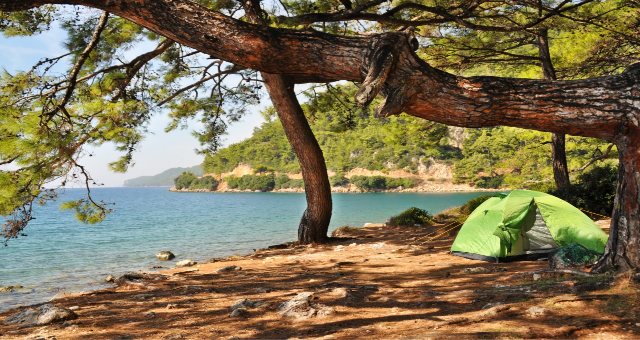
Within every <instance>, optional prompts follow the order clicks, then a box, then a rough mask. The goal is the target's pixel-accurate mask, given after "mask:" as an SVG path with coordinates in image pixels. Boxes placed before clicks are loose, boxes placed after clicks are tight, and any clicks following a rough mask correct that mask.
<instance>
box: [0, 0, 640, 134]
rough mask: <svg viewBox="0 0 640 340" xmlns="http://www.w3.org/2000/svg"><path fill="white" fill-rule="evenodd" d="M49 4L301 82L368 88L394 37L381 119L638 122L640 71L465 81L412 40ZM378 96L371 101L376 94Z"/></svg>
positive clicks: (599, 129) (135, 6)
mask: <svg viewBox="0 0 640 340" xmlns="http://www.w3.org/2000/svg"><path fill="white" fill-rule="evenodd" d="M12 3H13V1H9V0H0V9H7V8H12V7H13V8H15V6H11V4H12ZM44 3H47V4H77V5H85V6H91V7H96V8H100V9H103V10H106V11H109V12H112V13H114V14H117V15H120V16H122V17H124V18H126V19H129V20H131V21H133V22H135V23H138V24H140V25H142V26H145V27H147V28H149V29H151V30H153V31H155V32H157V33H159V34H162V35H165V36H167V37H169V38H170V39H173V40H175V41H177V42H179V43H181V44H183V45H186V46H190V47H192V48H194V49H196V50H198V51H201V52H203V53H208V54H210V55H212V56H215V57H216V58H220V59H222V60H226V61H228V62H231V63H234V64H238V65H240V66H243V67H246V68H252V69H256V70H259V71H263V72H268V73H275V74H281V75H283V76H285V77H286V78H287V79H288V80H290V81H293V82H296V83H300V82H329V81H337V80H350V81H357V82H362V81H364V80H365V79H366V76H367V74H369V69H370V68H371V67H372V66H373V65H376V63H374V62H373V59H374V56H376V55H379V54H377V49H378V48H379V47H380V46H388V44H386V43H385V44H380V41H381V40H384V41H389V40H393V39H395V40H396V41H397V43H396V44H394V45H393V46H394V49H395V50H394V51H393V55H394V56H396V57H395V58H394V59H395V60H396V63H395V65H393V68H392V69H393V71H392V72H390V73H389V74H388V77H387V79H386V81H384V86H382V88H381V89H380V93H381V94H382V95H384V96H385V101H384V104H383V106H382V107H381V108H380V109H379V113H380V114H381V115H389V114H397V113H400V112H406V113H408V114H411V115H414V116H417V117H422V118H425V119H429V120H433V121H437V122H441V123H445V124H450V125H456V126H468V127H483V126H495V125H507V126H515V127H523V128H529V129H537V130H542V131H549V132H558V133H568V134H573V135H581V136H589V137H599V138H603V139H607V140H612V139H613V138H614V136H615V135H616V133H617V132H618V131H619V130H620V128H621V126H624V125H626V124H629V123H631V124H637V122H636V118H635V115H634V114H635V112H637V109H638V108H639V107H640V89H639V85H638V83H639V79H640V71H639V70H638V68H633V69H631V70H629V71H627V72H625V73H623V74H621V75H617V76H611V77H603V78H596V79H590V80H577V81H546V80H528V79H510V78H496V77H472V78H463V77H457V76H454V75H451V74H448V73H446V72H443V71H440V70H437V69H435V68H433V67H431V66H429V65H428V64H426V63H425V62H424V61H422V60H421V59H420V58H419V57H418V56H417V55H416V54H415V53H414V52H413V50H412V47H411V43H410V39H411V37H409V36H407V35H406V34H404V33H386V34H382V35H370V36H358V37H341V36H335V35H330V34H324V33H319V32H313V31H311V32H309V31H297V30H285V29H275V28H269V27H264V26H260V25H253V24H249V23H245V22H241V21H239V20H235V19H233V18H230V17H226V16H224V15H222V14H220V13H217V12H215V11H212V10H209V9H207V8H205V7H202V6H199V5H197V4H195V3H193V2H190V1H170V0H154V1H151V0H110V1H98V0H64V1H62V0H48V1H43V0H39V1H35V0H31V1H24V3H23V6H21V8H22V9H25V8H26V7H34V6H37V5H41V4H44ZM581 3H582V2H581ZM25 4H30V6H26V5H25ZM572 6H573V5H572ZM565 7H569V6H565ZM563 8H564V7H563ZM543 17H544V16H543ZM383 69H386V68H383ZM375 89H376V88H374V91H372V93H371V94H369V95H367V96H366V97H367V98H368V97H370V96H371V95H375V94H376V93H375V92H376V91H375Z"/></svg>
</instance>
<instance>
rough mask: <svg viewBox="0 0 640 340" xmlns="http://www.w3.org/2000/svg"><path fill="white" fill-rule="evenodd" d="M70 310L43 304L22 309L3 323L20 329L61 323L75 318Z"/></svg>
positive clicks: (75, 315) (74, 314)
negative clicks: (20, 327)
mask: <svg viewBox="0 0 640 340" xmlns="http://www.w3.org/2000/svg"><path fill="white" fill-rule="evenodd" d="M77 317H78V315H77V314H76V313H74V312H73V311H72V310H70V309H67V308H63V307H58V306H54V305H52V304H44V305H41V306H38V307H35V308H27V309H24V310H22V311H20V312H18V313H16V314H14V315H12V316H10V317H8V318H6V319H5V323H7V324H13V325H18V326H22V327H30V326H42V325H48V324H50V323H54V322H62V321H67V320H72V319H75V318H77Z"/></svg>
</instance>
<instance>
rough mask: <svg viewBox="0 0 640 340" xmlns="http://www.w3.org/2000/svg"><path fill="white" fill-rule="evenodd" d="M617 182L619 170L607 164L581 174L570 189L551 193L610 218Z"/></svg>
mask: <svg viewBox="0 0 640 340" xmlns="http://www.w3.org/2000/svg"><path fill="white" fill-rule="evenodd" d="M617 181H618V171H617V169H615V168H614V167H612V166H611V165H609V164H607V165H604V166H598V167H594V168H592V169H591V170H589V171H587V172H584V173H582V174H580V175H579V176H578V178H577V179H576V182H575V183H574V184H572V185H571V186H570V187H569V188H567V189H564V190H552V191H550V192H549V193H550V194H552V195H555V196H558V197H560V198H562V199H563V200H565V201H567V202H569V203H571V204H573V205H575V206H576V207H578V208H582V209H585V210H588V211H592V212H595V213H598V214H602V215H605V216H609V215H610V214H611V211H612V210H613V200H614V198H615V196H616V183H617Z"/></svg>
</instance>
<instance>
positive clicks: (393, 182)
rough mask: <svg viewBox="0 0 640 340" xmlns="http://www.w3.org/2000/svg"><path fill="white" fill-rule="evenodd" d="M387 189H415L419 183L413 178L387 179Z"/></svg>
mask: <svg viewBox="0 0 640 340" xmlns="http://www.w3.org/2000/svg"><path fill="white" fill-rule="evenodd" d="M386 180H387V189H397V188H399V187H403V188H405V189H407V188H413V187H415V186H416V183H417V181H416V180H415V179H413V178H387V179H386Z"/></svg>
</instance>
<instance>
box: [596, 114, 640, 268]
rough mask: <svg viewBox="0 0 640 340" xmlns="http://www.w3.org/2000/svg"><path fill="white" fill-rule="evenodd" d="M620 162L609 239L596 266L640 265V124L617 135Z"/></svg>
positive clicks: (629, 127)
mask: <svg viewBox="0 0 640 340" xmlns="http://www.w3.org/2000/svg"><path fill="white" fill-rule="evenodd" d="M616 146H617V147H618V153H619V159H620V165H619V169H618V187H617V191H616V199H615V201H614V204H613V216H612V217H611V230H610V233H609V241H608V242H607V247H606V250H605V253H604V255H603V257H602V258H601V259H600V261H599V262H598V263H597V264H596V266H595V268H594V270H595V271H596V272H603V271H607V270H611V269H613V270H616V271H625V270H629V269H635V270H638V269H640V127H639V126H638V124H633V125H629V126H627V127H626V129H625V131H624V132H623V133H622V134H621V135H620V136H619V137H618V138H617V140H616Z"/></svg>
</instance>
